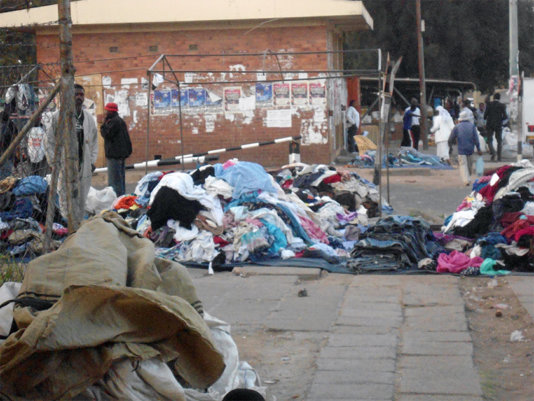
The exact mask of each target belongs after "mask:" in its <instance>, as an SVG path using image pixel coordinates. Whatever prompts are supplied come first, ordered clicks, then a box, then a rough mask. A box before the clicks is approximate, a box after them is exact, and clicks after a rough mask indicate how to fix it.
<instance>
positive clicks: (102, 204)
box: [85, 187, 117, 214]
mask: <svg viewBox="0 0 534 401" xmlns="http://www.w3.org/2000/svg"><path fill="white" fill-rule="evenodd" d="M115 199H117V195H116V194H115V191H114V190H113V188H111V187H106V188H104V189H102V190H100V191H99V190H97V189H95V188H93V187H91V188H89V194H88V195H87V202H86V204H85V209H86V210H87V211H88V212H89V213H94V214H97V213H100V212H101V211H102V210H107V209H110V208H111V205H113V202H114V201H115Z"/></svg>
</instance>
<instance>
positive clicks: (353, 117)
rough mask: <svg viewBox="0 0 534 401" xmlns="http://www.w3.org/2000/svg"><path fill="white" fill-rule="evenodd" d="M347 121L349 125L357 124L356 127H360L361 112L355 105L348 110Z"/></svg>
mask: <svg viewBox="0 0 534 401" xmlns="http://www.w3.org/2000/svg"><path fill="white" fill-rule="evenodd" d="M347 121H348V122H349V127H350V126H352V125H356V128H358V127H359V126H360V113H358V110H356V108H354V106H350V107H349V109H348V110H347Z"/></svg>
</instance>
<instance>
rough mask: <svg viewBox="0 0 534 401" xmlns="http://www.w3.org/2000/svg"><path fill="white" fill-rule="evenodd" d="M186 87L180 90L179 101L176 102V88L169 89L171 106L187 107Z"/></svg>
mask: <svg viewBox="0 0 534 401" xmlns="http://www.w3.org/2000/svg"><path fill="white" fill-rule="evenodd" d="M187 95H188V93H187V89H186V90H181V91H180V103H178V89H172V90H171V106H172V107H178V106H181V107H187V105H188V103H189V98H188V96H187Z"/></svg>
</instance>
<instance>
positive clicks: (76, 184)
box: [56, 0, 84, 233]
mask: <svg viewBox="0 0 534 401" xmlns="http://www.w3.org/2000/svg"><path fill="white" fill-rule="evenodd" d="M57 5H58V17H59V52H60V62H61V80H60V83H61V95H60V102H61V105H60V110H59V122H58V127H57V130H61V131H63V132H62V133H63V139H64V141H63V144H64V146H65V152H64V154H65V177H64V178H65V188H64V190H65V192H66V193H65V195H66V198H67V216H66V217H67V221H68V229H69V233H73V232H75V231H76V230H77V229H78V227H79V225H80V222H81V219H82V217H83V212H84V211H83V210H81V209H82V207H81V204H80V197H81V194H80V180H79V177H78V163H79V161H78V146H76V145H78V138H77V137H76V132H75V124H74V109H75V105H74V72H75V71H76V70H75V68H74V65H73V62H72V32H71V29H70V28H71V25H72V20H71V15H70V0H59V1H58V4H57ZM56 135H57V132H56Z"/></svg>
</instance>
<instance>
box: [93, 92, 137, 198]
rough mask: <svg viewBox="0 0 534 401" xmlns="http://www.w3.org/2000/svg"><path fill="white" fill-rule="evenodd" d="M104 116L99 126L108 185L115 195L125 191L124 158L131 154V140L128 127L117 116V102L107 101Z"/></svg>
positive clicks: (122, 193)
mask: <svg viewBox="0 0 534 401" xmlns="http://www.w3.org/2000/svg"><path fill="white" fill-rule="evenodd" d="M104 110H106V118H105V120H104V122H103V123H102V125H101V126H100V134H101V135H102V137H103V138H104V151H105V154H106V159H107V162H108V185H109V186H111V187H112V188H113V190H114V191H115V193H116V194H117V196H121V195H124V193H125V192H126V177H125V176H126V173H125V166H124V160H125V159H126V158H128V157H129V156H130V155H131V154H132V142H131V141H130V135H129V134H128V127H127V126H126V123H125V122H124V120H123V119H122V118H120V117H119V113H118V111H119V108H118V106H117V103H108V104H106V106H105V107H104Z"/></svg>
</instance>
